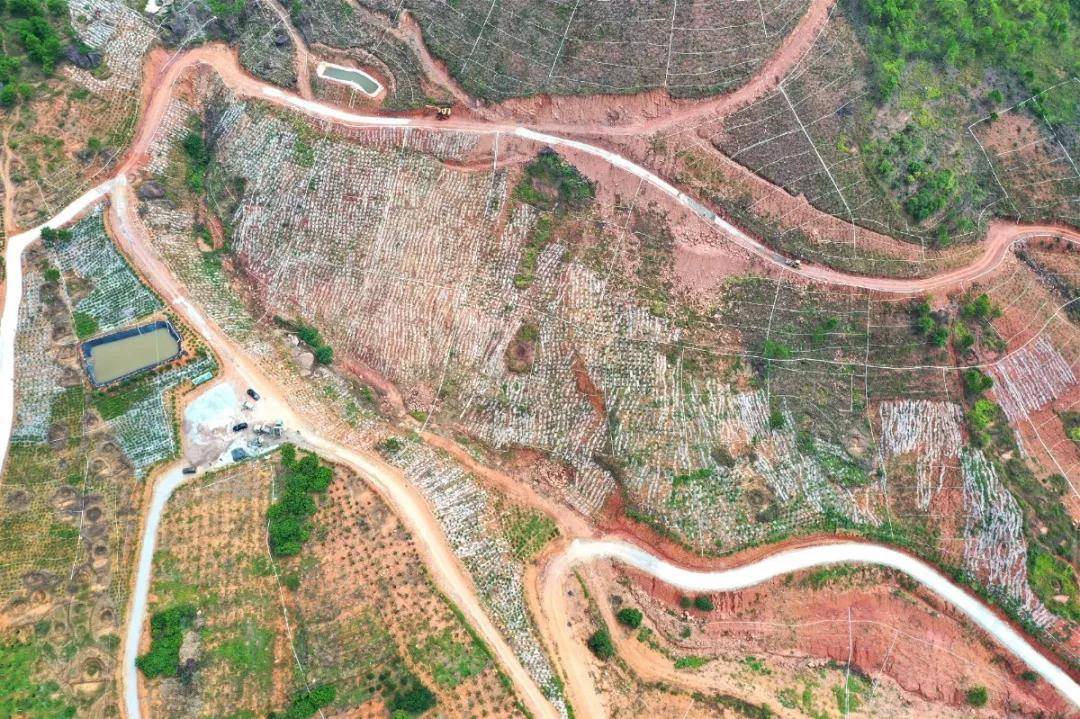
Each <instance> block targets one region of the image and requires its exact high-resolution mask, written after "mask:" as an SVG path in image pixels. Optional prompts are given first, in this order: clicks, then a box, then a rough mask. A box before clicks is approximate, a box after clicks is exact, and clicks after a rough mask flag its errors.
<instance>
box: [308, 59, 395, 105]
mask: <svg viewBox="0 0 1080 719" xmlns="http://www.w3.org/2000/svg"><path fill="white" fill-rule="evenodd" d="M315 74H317V75H318V76H319V77H323V78H326V79H327V80H335V81H337V82H342V83H345V84H346V85H352V86H354V87H356V88H358V89H359V90H360V92H362V93H364V94H365V95H369V96H371V97H374V96H375V95H378V94H379V91H380V90H382V85H380V84H379V81H378V80H376V79H375V78H373V77H372V76H371V75H368V74H367V73H366V72H364V71H363V70H357V69H355V68H351V67H343V66H341V65H332V64H330V63H328V62H320V63H319V66H318V68H316V70H315Z"/></svg>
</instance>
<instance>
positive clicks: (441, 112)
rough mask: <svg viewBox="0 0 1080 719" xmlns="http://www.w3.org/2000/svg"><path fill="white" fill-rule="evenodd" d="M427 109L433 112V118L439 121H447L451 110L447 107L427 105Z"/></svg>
mask: <svg viewBox="0 0 1080 719" xmlns="http://www.w3.org/2000/svg"><path fill="white" fill-rule="evenodd" d="M427 107H428V108H430V109H432V110H434V111H435V117H436V118H438V119H439V120H448V119H449V118H450V113H451V111H452V110H451V107H450V106H449V105H427Z"/></svg>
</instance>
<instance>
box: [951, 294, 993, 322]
mask: <svg viewBox="0 0 1080 719" xmlns="http://www.w3.org/2000/svg"><path fill="white" fill-rule="evenodd" d="M960 315H961V316H962V317H964V318H965V319H970V320H992V319H996V318H998V317H1001V308H1000V307H998V306H997V305H995V304H994V303H993V302H992V301H991V300H990V297H989V296H987V295H985V294H983V295H979V296H978V297H976V298H974V299H973V300H971V301H969V302H965V303H964V305H963V306H962V307H961V308H960Z"/></svg>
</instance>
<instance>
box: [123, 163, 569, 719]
mask: <svg viewBox="0 0 1080 719" xmlns="http://www.w3.org/2000/svg"><path fill="white" fill-rule="evenodd" d="M112 200H113V202H112V205H111V206H110V208H109V213H108V221H109V225H110V229H111V230H112V233H113V236H114V237H115V239H116V241H117V244H118V245H119V247H120V249H121V251H122V252H123V253H124V255H125V256H126V257H127V258H128V260H129V261H130V262H131V264H132V265H133V266H134V267H135V268H136V270H137V271H138V272H139V273H140V274H141V275H142V276H143V277H144V278H145V279H146V280H147V281H148V282H150V284H151V285H152V286H153V288H154V290H155V291H156V292H158V293H159V294H160V295H161V297H162V299H164V300H165V302H166V303H168V304H169V305H170V306H171V307H173V308H174V309H175V310H176V311H177V312H179V313H180V314H181V315H182V316H183V318H184V320H185V321H187V322H188V323H190V324H191V326H192V327H193V328H195V330H196V331H197V332H198V333H199V334H200V335H201V336H202V338H203V340H204V341H205V342H206V343H207V345H208V346H210V347H213V348H214V350H215V352H216V353H217V356H218V358H219V360H220V362H221V365H222V377H223V378H225V379H228V380H232V381H233V383H234V385H235V386H238V387H257V388H258V389H259V392H260V394H261V395H262V400H260V404H261V405H263V407H262V409H263V410H264V411H266V412H269V413H270V414H272V415H273V416H275V417H279V418H281V419H282V420H284V422H285V425H286V426H287V427H289V428H290V430H291V431H292V432H293V433H294V435H295V437H296V439H298V444H301V445H302V446H305V447H308V448H310V449H312V450H314V451H316V452H318V453H319V454H320V455H322V456H323V457H324V458H325V459H326V460H328V461H331V462H337V463H340V464H343V465H346V466H348V467H349V468H350V469H352V470H353V471H355V472H357V473H358V474H359V475H360V476H362V477H364V478H365V480H367V481H368V482H369V483H370V484H371V485H372V486H373V487H374V488H375V490H376V491H377V492H378V493H379V496H380V497H381V498H382V499H383V501H385V502H386V503H387V504H388V505H389V506H390V507H391V508H392V509H393V510H394V512H395V513H396V514H397V515H398V516H399V517H401V519H402V521H404V522H405V524H406V525H407V526H408V527H409V531H410V532H412V533H413V535H414V536H415V537H416V538H417V539H418V540H419V541H418V542H417V547H418V548H419V550H420V553H421V555H422V556H423V558H424V560H425V561H424V563H425V565H426V566H427V567H428V569H429V571H430V572H431V574H432V577H433V579H434V580H435V583H436V585H437V586H438V587H439V589H440V591H442V592H443V593H444V594H445V595H446V596H447V597H448V598H449V599H450V601H451V602H453V603H454V604H455V605H457V607H458V608H459V609H460V610H461V611H462V612H463V613H464V615H465V617H466V618H467V619H468V621H469V623H470V624H471V625H472V626H473V627H475V628H476V630H477V631H478V632H480V634H481V636H483V638H484V641H485V642H487V644H488V646H490V647H491V649H492V651H493V652H494V654H495V657H496V659H497V661H498V662H499V664H500V665H501V667H502V668H503V670H504V671H505V672H506V673H507V674H508V675H509V676H510V678H511V679H512V680H513V682H514V685H515V687H517V689H518V692H519V693H520V695H521V697H522V700H523V701H524V703H525V705H526V706H527V707H528V708H529V710H530V711H531V712H532V713H533V714H534V715H535V716H538V717H549V718H551V717H555V716H557V715H556V714H555V711H554V708H553V707H552V705H551V704H550V703H549V702H548V701H547V700H546V699H545V698H544V695H543V694H542V693H541V691H540V689H539V687H538V686H537V685H536V683H535V682H534V681H533V680H532V677H531V676H529V674H528V672H527V671H525V668H524V667H523V666H522V665H521V663H520V662H519V661H518V659H517V657H516V655H515V654H514V652H513V650H512V649H510V646H509V645H508V644H507V643H506V640H505V639H503V636H502V634H501V633H500V632H499V630H498V628H496V627H495V625H494V624H493V623H492V621H491V619H490V618H489V617H488V615H487V613H486V612H485V610H484V608H483V607H482V606H481V604H480V601H479V600H478V599H477V593H476V589H475V587H474V586H473V583H472V580H471V578H470V577H469V575H468V572H467V571H466V570H465V568H464V567H463V566H462V565H461V562H460V561H459V560H458V558H457V556H456V555H455V554H454V553H453V551H452V550H451V549H450V545H449V544H448V543H447V541H446V536H445V535H444V534H443V531H442V527H441V525H440V524H439V522H438V520H437V519H436V518H435V515H434V514H433V512H432V510H431V508H430V506H429V505H428V504H427V501H426V500H425V499H424V497H423V496H422V495H421V494H420V493H419V491H417V490H416V488H415V487H413V485H412V484H410V483H409V482H408V481H406V479H405V478H404V477H403V476H402V475H401V473H400V472H399V471H398V470H397V469H395V468H393V467H391V466H390V465H387V464H385V463H384V462H382V461H380V460H379V459H378V458H376V457H373V456H371V455H368V454H365V453H362V452H358V451H356V450H353V449H350V448H348V447H345V446H343V445H341V444H338V443H337V442H334V441H332V440H329V439H326V438H324V437H322V436H320V434H319V433H318V431H317V430H316V427H317V426H318V421H319V419H318V418H308V417H305V416H302V415H300V414H299V413H297V412H295V411H294V410H293V409H292V407H291V406H290V404H289V402H288V400H287V398H286V397H285V395H284V394H283V392H282V391H281V389H280V388H279V387H278V386H277V384H276V383H275V382H274V381H272V380H271V379H270V377H268V376H267V375H266V374H265V373H264V372H263V371H262V370H261V369H260V368H259V367H258V365H256V364H255V363H254V362H253V361H251V360H250V359H249V358H248V356H247V354H246V353H245V352H244V350H243V349H242V348H240V347H239V346H238V345H236V343H234V342H233V341H232V340H231V339H230V338H229V336H228V335H226V334H225V332H224V331H223V330H221V328H220V327H218V326H217V325H216V324H215V323H214V322H213V321H211V320H210V319H208V318H206V317H205V316H204V315H203V314H202V312H200V311H199V309H198V308H197V307H196V306H195V305H194V304H193V303H192V302H191V301H190V298H189V297H188V295H187V292H186V291H185V289H184V288H183V286H182V285H181V284H180V282H179V281H178V280H177V279H176V277H175V276H174V275H173V274H172V272H171V271H170V270H169V268H168V267H166V265H165V264H164V263H163V262H162V261H161V258H160V257H158V256H157V255H156V254H155V253H154V252H153V251H152V250H151V249H150V247H149V243H148V242H146V240H145V237H144V234H143V232H144V228H143V225H142V222H141V221H140V220H139V218H138V215H137V213H136V212H135V205H134V203H133V202H132V192H131V187H130V186H129V185H128V184H127V183H126V182H121V183H118V186H117V187H116V189H115V191H114V192H113V195H112ZM169 476H171V475H169ZM164 481H166V482H169V481H171V480H169V479H168V476H167V477H166V479H165V480H164ZM169 491H170V493H171V489H170V490H169ZM155 496H156V495H155ZM166 499H167V497H166ZM153 506H154V507H156V505H153ZM163 508H164V500H162V506H161V507H160V508H158V510H157V511H159V512H160V511H161V509H163ZM148 524H149V523H148ZM152 526H156V525H152ZM151 556H152V555H151ZM147 581H148V580H147ZM147 586H148V585H147ZM136 588H137V589H143V590H145V589H146V588H147V587H140V586H137V587H136ZM133 601H136V600H135V599H134V598H133ZM144 603H145V602H144ZM134 646H135V647H136V648H137V638H136V642H135V644H134ZM128 661H130V662H134V656H130V657H126V658H125V664H127V663H128ZM132 666H133V665H132ZM132 676H134V674H132ZM138 711H139V707H138V703H137V701H136V703H135V705H134V706H129V707H128V717H129V719H135V717H138V716H140V715H139V714H138Z"/></svg>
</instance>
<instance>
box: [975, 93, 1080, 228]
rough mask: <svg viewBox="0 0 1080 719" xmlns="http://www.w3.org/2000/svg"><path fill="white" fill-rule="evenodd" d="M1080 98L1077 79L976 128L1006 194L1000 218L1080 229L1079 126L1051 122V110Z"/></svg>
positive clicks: (996, 113)
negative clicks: (1062, 224) (1057, 224)
mask: <svg viewBox="0 0 1080 719" xmlns="http://www.w3.org/2000/svg"><path fill="white" fill-rule="evenodd" d="M1078 98H1080V79H1078V78H1073V79H1072V80H1069V81H1066V82H1063V83H1061V84H1060V85H1057V86H1055V87H1052V88H1050V89H1048V90H1045V91H1043V92H1041V93H1039V94H1038V95H1035V96H1033V97H1031V98H1029V99H1027V100H1024V101H1022V102H1021V103H1019V104H1018V105H1015V106H1013V107H1011V108H1008V109H1003V110H996V111H994V112H993V113H992V114H991V115H989V116H987V117H985V118H983V119H981V120H978V121H976V122H974V123H973V124H972V126H971V128H970V131H971V133H972V135H973V136H974V137H975V138H976V140H977V141H978V143H979V145H980V146H981V147H982V149H983V150H984V151H985V153H986V160H987V161H988V162H989V163H990V165H991V168H992V172H993V177H994V180H995V181H996V182H997V183H998V186H999V187H1000V188H1001V192H1002V194H1003V198H1002V201H1001V202H1000V204H999V205H998V207H997V208H996V211H997V212H998V213H999V214H1015V216H1016V217H1018V218H1019V219H1021V220H1025V221H1028V222H1031V221H1040V220H1042V221H1049V222H1064V223H1068V224H1072V225H1074V226H1075V225H1077V224H1080V204H1078V202H1077V200H1076V198H1077V197H1080V168H1078V165H1077V157H1080V126H1078V125H1077V123H1075V122H1072V123H1068V122H1065V123H1059V124H1057V125H1055V124H1054V123H1053V122H1051V120H1050V119H1049V114H1050V112H1052V110H1050V108H1052V107H1053V106H1055V105H1061V106H1068V105H1069V104H1070V103H1072V104H1073V105H1075V104H1076V103H1077V102H1078Z"/></svg>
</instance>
